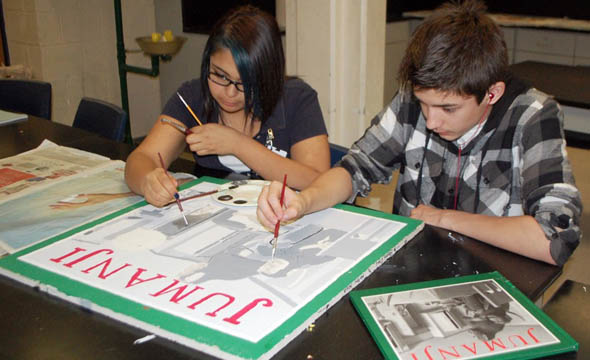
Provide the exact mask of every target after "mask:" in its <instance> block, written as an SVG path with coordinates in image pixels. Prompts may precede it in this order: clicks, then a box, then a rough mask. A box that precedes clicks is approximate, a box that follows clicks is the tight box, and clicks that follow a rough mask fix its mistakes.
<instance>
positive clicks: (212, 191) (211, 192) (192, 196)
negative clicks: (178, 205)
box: [180, 190, 219, 201]
mask: <svg viewBox="0 0 590 360" xmlns="http://www.w3.org/2000/svg"><path fill="white" fill-rule="evenodd" d="M218 191H219V190H211V191H207V192H204V193H200V194H196V195H191V196H187V197H184V198H182V199H180V201H187V200H192V199H196V198H200V197H203V196H207V195H211V194H215V193H216V192H218Z"/></svg>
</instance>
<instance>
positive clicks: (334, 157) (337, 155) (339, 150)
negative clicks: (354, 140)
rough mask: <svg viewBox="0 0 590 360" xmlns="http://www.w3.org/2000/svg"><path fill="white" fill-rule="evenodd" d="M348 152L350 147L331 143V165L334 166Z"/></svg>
mask: <svg viewBox="0 0 590 360" xmlns="http://www.w3.org/2000/svg"><path fill="white" fill-rule="evenodd" d="M347 152H348V148H346V147H344V146H341V145H336V144H332V143H330V166H331V167H332V166H334V164H336V163H337V162H338V161H340V159H341V158H342V157H343V156H344V155H346V153H347Z"/></svg>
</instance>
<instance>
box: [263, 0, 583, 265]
mask: <svg viewBox="0 0 590 360" xmlns="http://www.w3.org/2000/svg"><path fill="white" fill-rule="evenodd" d="M485 10H486V9H485V6H484V5H483V4H482V3H481V2H479V1H475V0H467V1H464V2H463V3H462V4H457V3H451V4H445V5H443V6H441V7H440V8H438V9H437V10H436V11H434V13H433V14H432V15H431V16H430V17H429V18H427V19H426V20H425V21H424V22H423V23H422V24H421V25H420V26H419V27H418V28H417V29H416V32H415V33H414V35H413V37H412V40H411V41H410V43H409V45H408V48H407V50H406V53H405V56H404V59H403V61H402V64H401V65H400V69H399V74H398V75H399V79H400V83H401V84H402V85H401V87H400V90H399V92H398V93H397V94H396V96H395V97H394V98H393V100H392V101H391V103H390V104H389V105H388V106H387V107H385V109H383V110H382V111H381V113H379V114H378V115H377V116H376V117H375V118H374V119H373V120H372V125H371V126H370V127H369V128H368V129H367V130H366V132H365V134H364V135H363V136H362V137H361V138H360V139H359V140H358V141H356V142H355V143H354V144H353V146H352V147H351V149H350V151H349V152H348V154H347V155H346V156H345V157H344V158H343V159H342V160H341V161H340V162H339V163H338V164H337V166H335V167H334V168H333V169H331V170H329V171H328V172H326V173H324V174H323V175H321V176H320V177H319V178H317V179H316V180H315V181H314V182H313V183H312V184H311V185H310V186H309V187H308V188H306V189H305V190H304V191H302V192H301V193H299V194H296V193H294V192H292V191H289V190H287V191H286V192H285V206H286V209H283V208H281V206H280V202H279V197H280V191H281V184H280V183H273V184H271V185H270V186H269V187H267V188H265V189H264V190H263V192H262V193H261V196H260V198H259V202H258V212H257V213H258V217H259V220H260V221H261V223H262V224H263V225H265V226H268V227H270V228H272V227H273V226H274V224H275V223H276V222H277V221H278V220H281V221H286V220H290V219H294V218H297V217H300V216H302V215H304V214H307V213H310V212H313V211H317V210H320V209H324V208H327V207H330V206H333V205H335V204H337V203H340V202H343V201H349V202H351V201H353V200H354V198H355V197H356V196H357V195H361V196H367V195H368V193H369V192H370V190H371V184H373V183H388V182H390V181H391V179H392V171H394V170H396V169H400V176H399V180H398V184H397V188H396V194H395V198H394V209H393V211H394V213H397V214H400V215H404V216H410V217H412V218H416V219H420V220H423V221H424V222H425V223H427V224H430V225H434V226H437V227H441V228H444V229H449V230H452V231H455V232H458V233H462V234H464V235H467V236H469V237H472V238H474V239H478V240H480V241H483V242H486V243H488V244H491V245H494V246H497V247H500V248H503V249H506V250H509V251H513V252H515V253H518V254H521V255H524V256H527V257H530V258H534V259H538V260H542V261H545V262H547V263H550V264H557V265H563V264H564V263H565V262H566V260H567V259H568V258H569V257H570V255H571V254H572V252H573V251H574V249H575V248H576V247H577V246H578V244H579V241H580V236H581V233H580V227H579V220H580V215H581V213H582V203H581V198H580V194H579V192H578V189H577V188H576V186H575V183H574V178H573V175H572V169H571V165H570V163H569V161H568V159H567V153H566V150H565V140H564V135H563V113H562V111H561V109H560V107H559V105H558V104H557V103H556V102H555V100H553V99H552V98H551V97H549V96H548V95H546V94H544V93H542V92H540V91H538V90H536V89H534V88H531V87H530V86H528V85H527V84H524V83H523V82H521V81H519V80H518V79H516V78H514V77H513V76H511V74H510V73H509V70H508V56H507V50H506V44H505V42H504V40H503V37H502V33H501V30H500V29H499V27H498V26H497V25H496V24H495V23H494V22H493V20H491V19H490V18H489V17H488V16H486V15H485Z"/></svg>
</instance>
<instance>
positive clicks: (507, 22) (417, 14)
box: [403, 10, 590, 32]
mask: <svg viewBox="0 0 590 360" xmlns="http://www.w3.org/2000/svg"><path fill="white" fill-rule="evenodd" d="M431 13H432V10H419V11H408V12H404V13H403V16H404V17H407V18H420V19H422V18H425V17H427V16H429V15H430V14H431ZM489 15H490V17H491V18H492V19H493V20H494V21H496V22H497V23H498V24H499V25H501V26H509V27H536V28H548V29H560V30H573V31H587V32H590V21H588V20H575V19H568V18H552V17H540V16H528V15H512V14H489Z"/></svg>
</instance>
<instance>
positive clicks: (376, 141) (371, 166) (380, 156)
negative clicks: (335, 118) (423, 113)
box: [337, 94, 410, 202]
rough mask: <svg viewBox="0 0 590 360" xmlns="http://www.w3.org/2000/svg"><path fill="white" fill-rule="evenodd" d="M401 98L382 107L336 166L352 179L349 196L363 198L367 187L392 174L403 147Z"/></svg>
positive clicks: (404, 106)
mask: <svg viewBox="0 0 590 360" xmlns="http://www.w3.org/2000/svg"><path fill="white" fill-rule="evenodd" d="M404 98H405V96H403V95H400V94H398V95H396V96H395V97H394V99H393V100H392V102H391V104H389V105H388V106H387V107H385V108H384V109H383V110H382V111H381V112H380V113H379V114H378V115H377V116H375V117H374V118H373V120H372V121H371V126H370V127H369V128H368V129H367V130H366V131H365V133H364V135H363V136H362V137H361V138H360V139H358V140H357V141H356V142H355V143H354V144H353V145H352V147H351V148H350V151H349V152H348V154H347V155H345V156H344V157H343V158H342V160H341V161H340V162H339V163H338V164H337V166H342V167H343V168H345V169H346V170H347V171H348V172H349V173H350V174H351V176H352V196H351V197H350V198H349V199H348V200H347V201H348V202H352V201H354V199H355V198H356V196H357V195H360V196H363V197H364V196H367V195H368V194H369V192H370V191H371V184H373V183H378V184H385V183H389V182H390V181H391V179H392V173H393V171H394V170H395V169H397V168H399V166H400V163H401V156H402V154H403V149H404V146H405V145H404V144H405V140H404V139H405V133H406V132H407V131H406V130H408V127H409V126H407V125H406V124H404V122H403V121H400V119H405V118H407V116H404V115H403V114H404V112H408V111H409V107H410V104H409V103H407V102H404V101H403V100H404Z"/></svg>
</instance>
